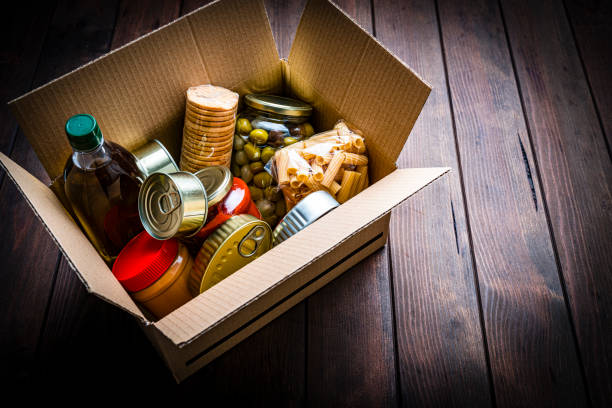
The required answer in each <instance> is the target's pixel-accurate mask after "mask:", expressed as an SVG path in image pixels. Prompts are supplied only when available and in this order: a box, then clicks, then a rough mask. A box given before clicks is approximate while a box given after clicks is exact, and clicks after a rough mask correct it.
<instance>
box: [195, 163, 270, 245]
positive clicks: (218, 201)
mask: <svg viewBox="0 0 612 408" xmlns="http://www.w3.org/2000/svg"><path fill="white" fill-rule="evenodd" d="M195 175H196V176H197V177H198V178H199V179H200V181H201V182H202V185H203V186H204V189H205V190H206V194H207V196H208V217H207V219H206V224H204V226H203V227H202V229H201V230H200V231H199V232H198V233H197V234H196V235H195V236H194V237H193V238H194V240H197V241H199V244H200V245H201V244H202V242H204V240H205V239H206V238H207V237H208V236H209V235H210V234H211V233H212V232H213V231H214V230H216V229H217V228H219V226H220V225H221V224H223V223H224V222H225V221H227V220H229V219H230V218H231V217H232V216H234V215H240V214H251V215H252V216H254V217H257V218H259V219H261V214H260V212H259V210H258V209H257V206H256V205H255V203H254V202H253V200H251V192H250V191H249V188H248V187H247V185H246V183H245V182H244V181H243V180H241V179H239V178H237V177H232V173H231V172H230V171H229V169H228V168H227V167H221V166H215V167H205V168H203V169H202V170H199V171H198V172H197V173H195Z"/></svg>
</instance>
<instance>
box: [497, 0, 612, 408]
mask: <svg viewBox="0 0 612 408" xmlns="http://www.w3.org/2000/svg"><path fill="white" fill-rule="evenodd" d="M502 8H503V15H504V18H505V20H506V26H507V30H508V37H509V40H510V44H511V47H512V53H513V56H514V61H515V64H516V70H517V74H518V80H519V84H520V88H521V94H522V98H523V102H524V106H525V112H526V114H527V118H528V123H529V129H530V132H531V139H532V142H533V149H534V153H535V158H536V160H537V167H538V169H539V173H540V177H541V179H542V180H541V181H542V188H543V191H544V196H545V198H546V202H545V203H544V204H545V205H546V206H547V210H548V213H549V216H550V217H549V218H550V224H551V227H552V231H553V236H554V238H555V243H556V247H557V252H558V257H559V263H560V266H561V271H562V273H563V277H564V281H565V286H566V291H567V296H568V299H569V305H570V308H571V311H572V316H573V321H574V326H575V330H576V334H577V339H578V344H579V346H580V355H581V356H582V362H583V364H584V368H585V373H586V378H587V380H588V381H587V385H588V388H589V389H590V396H591V398H592V400H593V403H594V405H595V406H604V405H608V404H611V403H612V325H611V324H610V322H609V317H610V316H612V298H610V296H608V295H609V294H610V293H612V275H611V274H610V271H612V257H611V256H610V254H611V253H612V240H610V232H611V231H612V216H611V215H610V204H611V203H612V162H611V161H610V157H609V156H608V151H607V149H606V144H605V136H604V135H603V134H602V130H601V127H600V125H599V122H598V119H597V112H596V111H595V107H594V105H593V103H592V101H593V100H592V98H591V94H590V92H589V86H588V83H587V81H586V79H585V77H584V73H583V70H582V65H581V62H580V58H579V55H578V53H577V50H576V48H575V47H574V46H573V38H572V33H571V28H570V26H569V24H568V21H567V18H566V16H565V12H564V9H563V7H562V6H561V4H560V2H559V1H553V0H551V1H539V2H536V3H532V2H528V1H502ZM608 24H612V20H609V21H608ZM610 38H612V37H609V38H608V41H609V39H610ZM600 45H601V44H600ZM604 58H608V59H609V58H610V57H609V56H607V57H604ZM590 62H593V63H594V61H590ZM598 62H599V63H602V62H604V61H598ZM610 62H612V60H610ZM593 68H595V67H594V66H593ZM605 69H607V70H608V72H612V71H610V67H605ZM595 71H596V72H597V70H595ZM595 77H597V75H596V76H595ZM599 79H600V78H598V80H599ZM607 79H608V81H606V82H609V80H610V79H612V76H610V77H609V78H607ZM606 85H607V86H608V87H609V84H606ZM604 89H605V88H604ZM604 103H605V102H604ZM609 107H612V105H611V106H609ZM601 112H602V113H604V112H605V114H606V115H607V117H608V119H610V118H612V116H610V112H606V111H601Z"/></svg>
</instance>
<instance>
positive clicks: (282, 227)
mask: <svg viewBox="0 0 612 408" xmlns="http://www.w3.org/2000/svg"><path fill="white" fill-rule="evenodd" d="M339 205H340V203H338V201H336V199H335V198H334V197H333V196H332V195H331V194H329V193H328V192H327V191H323V190H319V191H315V192H314V193H310V194H308V195H307V196H306V197H304V198H303V199H302V200H301V201H300V202H299V203H297V204H296V205H295V207H293V208H292V209H291V210H290V211H289V212H288V213H287V214H285V216H284V217H283V219H282V220H281V222H279V223H278V225H277V226H276V228H275V229H274V233H273V234H272V235H273V238H274V245H278V244H280V243H281V242H283V241H285V240H286V239H288V238H289V237H291V236H293V235H295V234H297V233H298V232H299V231H301V230H303V229H304V228H306V227H307V226H308V225H310V224H312V223H313V222H315V221H316V220H318V219H319V218H321V217H322V216H324V215H325V214H327V213H328V212H330V211H331V210H333V209H334V208H336V207H338V206H339Z"/></svg>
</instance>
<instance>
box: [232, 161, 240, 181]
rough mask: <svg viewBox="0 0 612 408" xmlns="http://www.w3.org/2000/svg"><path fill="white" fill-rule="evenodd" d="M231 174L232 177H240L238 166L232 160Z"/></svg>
mask: <svg viewBox="0 0 612 408" xmlns="http://www.w3.org/2000/svg"><path fill="white" fill-rule="evenodd" d="M232 174H233V175H234V177H240V166H239V165H238V163H236V162H232Z"/></svg>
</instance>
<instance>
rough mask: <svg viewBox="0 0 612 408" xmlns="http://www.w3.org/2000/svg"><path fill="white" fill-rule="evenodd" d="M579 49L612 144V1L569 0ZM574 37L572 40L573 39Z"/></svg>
mask: <svg viewBox="0 0 612 408" xmlns="http://www.w3.org/2000/svg"><path fill="white" fill-rule="evenodd" d="M564 3H565V5H566V7H567V17H568V18H569V20H570V22H571V26H572V28H573V33H574V38H575V40H576V44H577V47H578V53H579V55H580V57H581V59H582V64H583V67H584V70H585V73H586V79H587V81H588V84H589V87H590V90H591V93H592V96H593V98H594V100H595V103H596V106H595V108H596V109H597V113H598V115H599V119H600V121H601V125H602V128H603V130H604V132H605V136H606V138H607V142H608V153H610V146H612V81H610V78H612V43H611V42H610V38H612V2H610V1H605V0H603V1H602V0H580V1H578V0H565V1H564ZM570 41H571V40H570Z"/></svg>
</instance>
